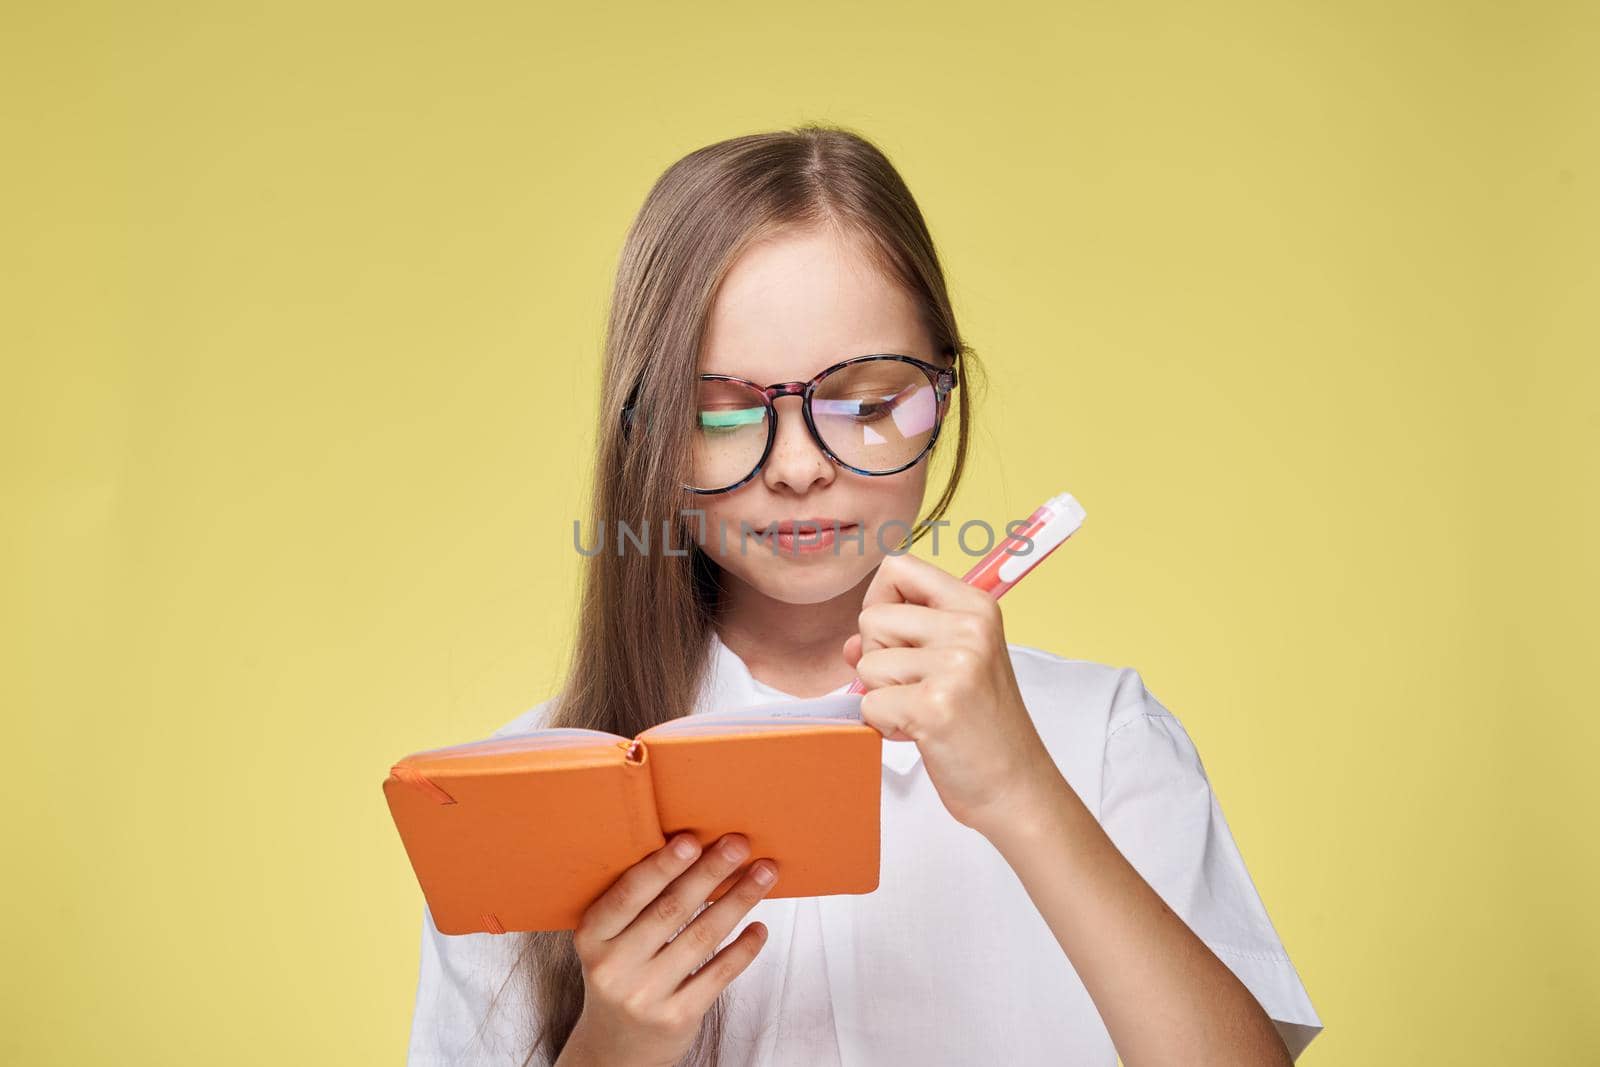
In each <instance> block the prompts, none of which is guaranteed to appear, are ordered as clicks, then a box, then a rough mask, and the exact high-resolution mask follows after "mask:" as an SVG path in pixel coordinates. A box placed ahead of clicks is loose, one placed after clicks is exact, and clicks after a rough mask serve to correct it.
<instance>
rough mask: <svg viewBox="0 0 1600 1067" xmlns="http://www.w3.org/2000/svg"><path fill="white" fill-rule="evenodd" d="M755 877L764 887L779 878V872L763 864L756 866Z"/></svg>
mask: <svg viewBox="0 0 1600 1067" xmlns="http://www.w3.org/2000/svg"><path fill="white" fill-rule="evenodd" d="M755 876H756V881H757V882H760V883H761V884H762V885H771V884H772V881H773V879H774V878H777V877H778V872H777V871H775V870H773V869H772V867H771V866H770V865H768V864H765V863H762V864H758V865H757V866H756V868H755Z"/></svg>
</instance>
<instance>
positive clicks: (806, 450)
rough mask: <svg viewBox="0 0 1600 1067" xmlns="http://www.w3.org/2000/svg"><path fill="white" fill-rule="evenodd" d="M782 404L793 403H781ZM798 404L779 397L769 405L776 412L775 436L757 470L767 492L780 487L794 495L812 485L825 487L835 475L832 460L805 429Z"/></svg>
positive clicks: (796, 397)
mask: <svg viewBox="0 0 1600 1067" xmlns="http://www.w3.org/2000/svg"><path fill="white" fill-rule="evenodd" d="M785 401H793V403H791V404H785V403H784V402H785ZM800 404H801V400H800V398H799V397H798V396H781V397H778V398H777V399H776V400H774V401H773V402H772V407H773V410H774V411H776V412H777V413H778V433H777V436H776V437H775V438H774V439H773V442H772V455H770V456H768V457H767V462H766V464H765V466H763V467H762V471H761V475H762V480H763V481H764V482H766V484H767V488H768V489H773V490H776V489H778V488H779V487H780V486H784V487H787V488H788V489H789V490H790V491H791V492H793V493H795V494H796V495H797V496H798V495H802V494H804V493H806V492H807V491H808V490H810V489H811V488H812V487H813V486H818V485H823V486H825V485H827V484H829V483H830V482H832V481H833V479H834V478H835V477H836V475H837V473H838V472H837V471H836V470H835V468H834V465H833V461H832V460H830V459H829V458H828V456H827V453H825V452H823V451H822V448H821V447H820V446H819V445H818V444H817V442H816V440H815V439H814V438H813V437H812V436H811V434H810V432H809V431H808V430H807V429H806V422H805V413H804V412H803V411H801V410H800ZM785 408H787V409H788V410H787V411H785Z"/></svg>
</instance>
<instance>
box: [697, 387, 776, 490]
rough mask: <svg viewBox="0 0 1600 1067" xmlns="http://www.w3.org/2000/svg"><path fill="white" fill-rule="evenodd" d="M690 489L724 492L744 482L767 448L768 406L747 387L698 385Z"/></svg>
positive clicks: (760, 396)
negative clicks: (720, 490)
mask: <svg viewBox="0 0 1600 1067" xmlns="http://www.w3.org/2000/svg"><path fill="white" fill-rule="evenodd" d="M695 410H696V417H695V427H694V447H693V462H692V467H691V474H690V477H691V482H690V484H691V486H692V487H693V488H695V489H726V488H727V487H728V486H730V485H734V484H736V483H738V482H741V481H743V480H744V478H745V476H746V475H748V474H749V473H750V472H751V471H753V470H755V468H756V464H757V463H759V462H761V453H762V452H764V451H766V448H767V405H766V404H765V403H764V398H763V397H762V395H761V394H760V393H758V392H755V391H754V390H753V389H751V388H750V387H749V386H745V385H739V384H736V383H734V382H708V381H702V382H700V392H699V399H698V402H697V404H696V409H695Z"/></svg>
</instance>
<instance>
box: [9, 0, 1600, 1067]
mask: <svg viewBox="0 0 1600 1067" xmlns="http://www.w3.org/2000/svg"><path fill="white" fill-rule="evenodd" d="M3 26H4V32H3V34H0V41H3V44H0V49H3V53H0V101H3V103H0V116H3V117H0V122H3V133H4V138H3V143H4V145H5V155H6V157H7V162H6V164H5V166H4V167H3V168H0V174H3V177H0V182H3V183H4V195H3V198H0V202H3V205H4V206H3V208H0V213H3V214H0V220H3V228H4V230H3V236H0V249H3V252H0V256H3V262H4V264H5V270H6V274H5V279H4V282H5V284H4V287H3V293H4V295H3V296H0V301H3V306H4V312H3V314H4V318H3V324H0V325H3V334H0V349H3V351H4V353H5V374H4V396H5V401H6V403H5V410H6V418H5V420H4V423H3V430H0V432H3V434H4V448H3V455H0V463H3V464H4V468H3V469H4V482H3V487H4V502H5V519H4V526H3V530H4V538H5V548H6V551H5V552H4V560H5V562H4V572H3V573H4V593H3V602H4V604H5V608H6V610H5V630H4V633H3V634H0V636H3V638H4V646H5V649H6V667H5V670H4V675H3V685H4V691H3V693H0V698H3V706H4V708H5V713H6V723H5V726H6V729H5V734H6V738H7V745H6V768H5V774H4V781H5V793H6V799H5V803H4V805H3V808H4V812H5V816H4V818H5V822H4V833H5V839H6V842H7V846H6V852H7V859H8V861H9V862H8V863H7V864H6V867H7V871H8V873H7V875H6V877H5V879H4V911H5V919H4V922H3V924H0V930H3V934H0V937H3V945H0V957H3V958H4V959H5V960H6V961H7V963H6V966H5V967H4V968H3V976H0V983H3V985H0V1003H3V1004H4V1020H5V1023H4V1026H3V1027H0V1060H3V1061H5V1062H9V1063H30V1064H34V1063H38V1064H77V1063H92V1062H118V1063H128V1064H136V1063H137V1064H143V1063H150V1064H158V1063H159V1064H172V1063H216V1062H228V1063H330V1064H350V1063H399V1062H400V1061H401V1059H402V1056H403V1050H404V1046H405V1042H406V1034H407V1030H408V1027H409V1024H410V1012H411V1005H412V995H413V991H414V983H415V979H416V964H417V943H418V922H419V918H420V909H421V897H420V893H419V891H418V890H417V887H416V884H415V882H414V880H413V878H412V875H411V872H410V869H409V867H408V865H407V863H406V859H405V856H404V853H403V851H402V849H401V846H400V843H399V840H398V838H397V836H396V835H395V833H394V830H393V827H392V825H391V824H390V822H389V817H388V813H387V811H386V809H385V807H384V804H383V802H382V796H381V793H380V790H379V782H380V781H381V779H382V777H383V776H384V773H385V772H386V770H387V768H388V765H389V763H390V762H391V761H392V759H394V758H397V757H399V756H401V755H404V754H405V753H407V752H410V751H413V750H415V749H418V748H424V747H432V746H436V745H439V744H445V743H453V742H457V741H461V740H468V739H472V738H475V737H480V736H483V735H484V734H486V733H487V732H489V731H490V730H491V729H493V728H494V727H496V726H498V725H500V724H501V723H503V722H505V721H506V720H508V719H510V718H511V717H512V716H514V715H516V714H517V713H518V712H520V711H522V710H524V709H526V708H528V707H530V706H532V705H533V704H535V703H537V702H538V701H540V700H543V699H544V698H545V697H547V696H548V695H550V693H551V692H552V691H553V687H554V685H555V684H556V681H557V679H558V674H557V671H558V668H559V666H560V664H561V662H562V657H563V654H564V651H565V647H566V643H567V642H568V641H569V639H570V626H571V617H572V610H573V606H574V593H575V580H576V576H577V573H578V566H577V565H578V556H577V554H576V553H575V552H574V551H573V548H572V531H571V522H572V520H573V518H574V517H576V516H577V515H578V514H579V513H580V512H579V508H580V505H581V501H582V498H583V495H584V491H585V486H586V484H587V478H588V465H589V462H590V461H589V456H590V450H591V448H592V446H593V439H594V433H593V419H594V416H595V411H594V403H595V389H596V382H597V369H598V357H599V345H600V329H601V324H602V321H603V316H604V311H605V300H606V298H607V288H608V284H609V280H610V275H611V271H612V269H613V266H614V262H615V256H616V253H617V250H618V247H619V245H620V242H621V239H622V236H623V233H624V231H625V229H626V226H627V224H628V222H629V220H630V218H631V217H632V215H633V213H634V212H635V211H636V210H637V208H638V205H639V203H640V200H641V199H642V197H643V196H644V193H645V191H646V190H647V189H648V187H649V186H650V184H651V182H652V181H654V179H655V178H656V176H657V175H658V174H659V173H660V171H661V170H662V169H663V168H664V167H665V166H667V165H668V164H669V163H670V162H671V161H672V160H674V159H676V158H678V157H679V156H680V155H682V154H684V153H685V152H687V151H689V150H691V149H693V148H695V147H698V146H700V145H702V144H705V143H708V142H710V141H713V140H718V139H721V138H723V137H727V136H730V135H733V134H737V133H744V132H751V131H755V130H761V129H770V128H774V127H781V126H786V125H790V124H793V123H796V122H800V121H803V120H808V119H819V120H826V121H834V122H839V123H844V124H847V125H850V126H853V127H855V128H857V129H859V130H861V131H862V132H864V133H866V134H867V135H868V136H870V137H873V138H874V139H875V140H876V141H877V142H878V143H879V144H880V145H882V147H883V148H884V149H885V150H886V151H887V152H888V153H889V154H890V156H891V158H892V159H893V160H894V161H895V162H896V163H897V164H898V165H899V166H900V167H901V168H902V170H903V173H904V174H905V176H906V177H907V179H908V181H909V183H910V185H911V187H912V189H913V191H914V193H915V194H916V195H917V196H918V197H919V199H920V201H921V204H922V207H923V209H924V211H925V212H926V214H927V217H928V218H929V220H930V224H931V226H932V228H933V230H934V234H935V237H936V239H937V241H938V244H939V248H940V251H941V253H942V255H943V256H944V258H945V262H946V265H947V269H948V271H949V274H950V278H951V283H952V286H953V291H954V296H955V299H956V302H957V312H958V314H959V316H960V319H961V322H962V325H963V327H964V330H965V331H966V333H967V334H968V335H969V337H970V339H971V341H972V343H973V344H974V345H975V346H976V348H977V349H978V351H979V353H980V354H981V356H982V357H983V358H984V359H985V361H986V363H987V366H988V369H989V371H990V376H991V379H992V385H991V389H990V391H989V394H988V396H987V398H986V400H985V402H984V405H983V408H982V410H981V411H980V412H979V413H978V414H979V420H980V423H981V426H982V429H981V432H980V434H979V435H978V438H977V442H976V443H977V455H976V457H975V459H974V462H973V466H972V470H971V474H970V480H969V482H968V485H967V488H966V490H965V491H964V493H963V495H962V496H961V497H960V498H959V500H958V506H957V508H956V511H955V512H954V513H953V515H952V518H954V519H956V520H957V521H960V520H963V519H967V518H985V519H988V520H990V521H992V522H995V523H996V524H998V523H1000V522H1003V521H1004V520H1005V519H1008V518H1014V517H1018V516H1020V515H1022V514H1025V513H1026V512H1027V511H1028V510H1029V509H1031V508H1032V506H1033V505H1034V504H1035V503H1037V502H1038V501H1039V500H1040V499H1042V498H1043V497H1045V496H1047V495H1049V494H1050V493H1053V492H1056V491H1058V490H1061V489H1066V490H1069V491H1071V492H1072V493H1074V494H1075V495H1077V497H1078V498H1079V499H1080V500H1081V501H1082V502H1083V503H1084V505H1085V506H1086V507H1087V509H1088V513H1089V519H1088V522H1087V523H1086V525H1085V526H1084V528H1083V531H1082V533H1081V534H1080V535H1079V536H1078V537H1077V538H1075V539H1074V540H1073V542H1072V544H1071V546H1070V547H1069V548H1067V549H1064V550H1063V551H1064V555H1062V556H1059V557H1057V558H1058V560H1059V562H1053V563H1052V564H1051V565H1050V567H1049V568H1048V569H1047V570H1045V571H1042V572H1041V573H1040V576H1039V577H1037V578H1035V579H1034V580H1033V581H1032V582H1030V583H1029V586H1027V587H1024V588H1023V589H1021V590H1019V591H1018V592H1017V593H1015V594H1014V595H1013V596H1012V597H1009V598H1008V599H1007V601H1006V618H1007V626H1008V634H1009V636H1010V638H1011V640H1013V641H1016V642H1020V643H1023V644H1030V645H1035V646H1038V647H1042V648H1046V649H1050V650H1052V651H1056V652H1059V653H1061V654H1064V655H1069V656H1075V657H1082V658H1088V659H1095V660H1100V661H1102V662H1107V663H1111V664H1116V665H1133V666H1135V667H1137V668H1139V669H1140V670H1141V671H1142V672H1143V674H1144V676H1145V678H1146V681H1147V682H1148V683H1149V685H1150V686H1151V688H1152V690H1153V691H1154V692H1155V693H1156V694H1157V695H1158V696H1159V698H1160V699H1161V700H1162V701H1163V702H1164V703H1166V704H1167V705H1168V706H1169V707H1170V708H1172V709H1173V711H1174V712H1175V713H1176V714H1177V715H1178V716H1179V718H1180V719H1181V720H1182V721H1183V722H1184V723H1185V724H1186V725H1187V727H1188V728H1189V730H1190V732H1191V733H1192V735H1193V736H1194V738H1195V740H1196V742H1197V744H1198V746H1199V748H1200V751H1201V754H1202V756H1203V757H1204V760H1205V765H1206V768H1207V770H1208V772H1209V773H1210V775H1211V777H1212V780H1213V783H1214V785H1215V787H1216V789H1217V792H1218V794H1219V796H1220V797H1221V800H1222V802H1223V806H1224V810H1225V811H1226V813H1227V815H1228V817H1229V819H1230V821H1231V824H1232V827H1233V830H1234V833H1235V835H1236V837H1237V839H1238V841H1239V844H1240V847H1241V849H1242V851H1243V853H1244V855H1245V858H1246V861H1247V862H1248V864H1249V866H1250V870H1251V872H1252V874H1253V876H1254V878H1255V880H1256V883H1257V886H1258V887H1259V889H1260V891H1261V893H1262V896H1263V897H1264V899H1265V900H1266V902H1267V905H1268V908H1269V910H1270V912H1271V915H1272V918H1273V920H1274V922H1275V923H1276V925H1277V928H1278V930H1279V933H1280V934H1281V935H1282V938H1283V941H1284V943H1285V945H1286V946H1287V948H1288V950H1289V952H1290V954H1291V956H1292V957H1293V959H1294V961H1295V963H1296V965H1297V966H1298V968H1299V970H1300V973H1301V975H1302V977H1303V978H1304V980H1305V982H1306V985H1307V987H1308V989H1309V991H1310V994H1311V997H1312V1000H1313V1002H1314V1003H1315V1005H1316V1007H1317V1009H1318V1010H1319V1012H1320V1013H1321V1015H1322V1017H1323V1020H1324V1022H1325V1023H1326V1024H1327V1026H1328V1030H1327V1032H1326V1033H1325V1034H1324V1035H1322V1036H1321V1037H1319V1038H1318V1039H1317V1041H1316V1043H1315V1044H1313V1046H1312V1047H1311V1049H1310V1051H1309V1052H1308V1053H1307V1055H1306V1057H1305V1059H1304V1061H1303V1062H1307V1063H1311V1064H1318V1065H1321V1064H1330V1065H1331V1064H1370V1063H1401V1062H1407V1063H1414V1062H1432V1063H1452V1064H1479V1063H1481V1064H1499V1063H1506V1062H1540V1061H1551V1062H1575V1061H1577V1060H1580V1059H1583V1058H1585V1054H1587V1055H1590V1056H1592V1055H1596V1054H1600V1015H1597V1014H1596V1012H1595V1011H1594V1005H1595V1003H1596V1001H1597V986H1600V983H1597V973H1596V972H1597V965H1596V963H1595V957H1596V953H1597V951H1600V931H1597V924H1600V920H1597V918H1596V912H1595V910H1594V907H1593V902H1594V901H1595V900H1596V899H1597V898H1600V860H1597V853H1596V844H1595V829H1594V822H1595V815H1596V811H1597V807H1600V798H1597V796H1596V791H1595V787H1594V785H1593V784H1592V781H1593V764H1594V752H1595V751H1596V745H1597V743H1600V726H1597V725H1596V717H1595V715H1594V714H1593V712H1594V701H1593V699H1592V698H1591V697H1589V696H1586V693H1588V686H1589V681H1590V679H1589V674H1588V672H1589V670H1591V669H1592V668H1593V667H1594V666H1595V656H1594V650H1595V643H1596V642H1595V638H1596V633H1595V628H1594V625H1593V614H1594V598H1595V592H1596V584H1597V583H1596V570H1597V565H1596V554H1595V552H1594V549H1593V543H1594V541H1595V536H1596V533H1597V525H1600V524H1597V517H1600V509H1597V506H1596V503H1595V496H1594V490H1595V482H1596V480H1595V474H1594V465H1595V460H1596V457H1597V456H1600V441H1597V439H1596V438H1597V433H1596V427H1597V413H1596V412H1597V407H1596V403H1597V402H1596V394H1597V387H1600V375H1597V372H1596V362H1595V358H1594V349H1595V344H1596V341H1597V340H1600V337H1597V333H1600V331H1597V330H1596V325H1595V322H1594V309H1595V303H1596V296H1597V293H1600V288H1597V282H1600V277H1597V275H1600V269H1597V256H1596V245H1597V226H1600V209H1597V204H1600V200H1597V196H1596V177H1597V166H1600V140H1597V136H1596V126H1595V124H1594V116H1595V114H1596V113H1597V111H1600V77H1597V76H1596V74H1595V70H1596V69H1597V68H1596V67H1595V65H1594V63H1593V60H1594V57H1595V56H1596V55H1597V54H1600V19H1597V18H1596V15H1595V10H1594V8H1593V7H1587V8H1586V7H1585V5H1579V4H1570V5H1563V4H1555V3H1542V4H1530V5H1519V6H1516V7H1514V8H1511V7H1504V6H1503V5H1492V4H1461V3H1444V2H1440V3H1426V4H1419V3H1411V4H1399V5H1396V4H1394V3H1378V2H1367V0H1363V2H1360V3H1341V4H1303V5H1293V6H1291V5H1285V4H1281V3H1272V2H1267V0H1261V2H1256V3H1243V2H1228V3H1212V4H1191V3H1177V2H1168V3H1163V4H1152V5H1128V4H1097V3H1074V4H1069V5H1065V6H1061V5H1028V6H1011V5H1005V4H999V5H997V4H984V5H977V6H972V5H943V4H935V5H929V4H918V5H913V4H897V5H893V6H881V7H877V8H874V9H870V10H869V9H866V8H864V7H863V6H862V5H859V4H854V3H851V4H831V3H828V4H807V5H779V6H776V7H775V6H771V5H755V6H752V5H748V4H729V5H726V6H717V7H712V6H703V7H700V8H697V9H695V10H694V11H693V12H689V11H686V10H685V9H684V8H682V7H680V6H678V5H642V4H641V5H638V6H636V7H621V8H617V7H606V6H596V7H588V8H581V9H580V8H579V7H577V6H570V7H568V8H567V9H566V10H563V11H560V12H557V11H556V10H555V9H549V10H546V9H543V8H541V7H540V6H538V5H529V4H512V3H501V4H492V5H466V6H461V5H456V6H453V7H449V8H445V7H443V6H439V5H412V4H406V5H394V4H376V3H374V4H368V5H356V4H348V3H344V4H331V5H330V4H326V3H318V4H308V3H300V4H273V5H258V4H252V5H244V4H237V5H229V4H165V5H156V6H152V5H130V4H112V3H103V2H101V3H89V4H67V3H59V4H44V3H32V4H15V5H10V6H8V7H7V9H6V13H5V15H4V16H3ZM942 562H943V563H944V564H945V566H947V567H948V568H949V569H951V570H961V569H964V566H965V564H966V562H967V560H966V559H965V557H960V556H953V555H947V556H944V557H942ZM1034 583H1037V584H1034Z"/></svg>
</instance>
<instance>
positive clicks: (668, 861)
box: [573, 833, 700, 941]
mask: <svg viewBox="0 0 1600 1067" xmlns="http://www.w3.org/2000/svg"><path fill="white" fill-rule="evenodd" d="M679 846H682V851H680V848H679ZM699 855H700V842H699V841H698V840H696V839H695V836H694V834H691V833H681V834H676V835H674V836H673V837H672V839H671V840H669V841H668V842H667V843H666V844H665V845H662V846H661V847H660V848H659V849H657V850H656V851H655V852H652V853H651V854H650V855H648V856H646V857H645V858H644V859H642V860H640V861H639V862H638V863H635V864H634V865H633V866H632V867H629V868H628V869H627V870H626V871H624V872H622V875H621V877H619V878H618V879H617V880H616V881H615V882H613V883H612V885H611V888H609V889H607V890H606V891H605V892H604V893H602V894H600V896H599V897H597V898H596V899H595V901H594V903H592V904H590V905H589V907H588V908H587V909H585V911H584V913H583V917H582V918H581V919H580V921H579V923H578V931H574V933H573V937H574V938H577V937H584V938H592V939H594V940H596V941H605V940H610V939H611V938H613V937H616V936H617V935H618V934H620V933H622V931H624V930H626V929H627V928H628V924H629V923H632V922H633V921H634V919H635V918H637V917H638V915H639V912H640V911H641V910H642V909H643V908H644V906H645V905H646V904H649V903H650V902H651V901H652V900H655V899H656V897H658V896H659V895H660V894H661V890H662V889H664V888H665V887H666V886H667V885H668V884H669V883H670V882H672V880H673V879H675V878H677V877H679V876H680V875H682V874H683V872H684V871H686V870H688V869H689V865H690V864H692V863H693V862H694V861H695V859H696V858H697V857H698V856H699ZM579 931H581V933H580V932H579ZM663 940H664V939H663Z"/></svg>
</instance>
